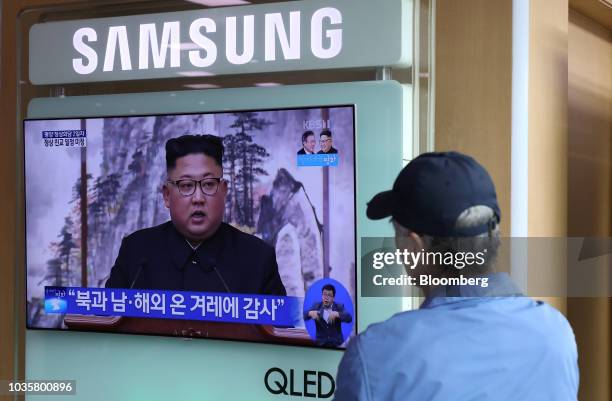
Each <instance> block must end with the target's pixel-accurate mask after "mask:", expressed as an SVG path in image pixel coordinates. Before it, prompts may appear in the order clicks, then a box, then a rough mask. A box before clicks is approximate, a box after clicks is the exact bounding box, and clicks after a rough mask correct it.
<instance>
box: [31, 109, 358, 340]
mask: <svg viewBox="0 0 612 401" xmlns="http://www.w3.org/2000/svg"><path fill="white" fill-rule="evenodd" d="M354 121H355V110H354V106H352V105H339V106H325V107H308V108H299V109H274V110H270V109H267V110H241V111H223V112H206V113H190V114H165V115H141V116H108V117H91V118H85V117H75V118H61V119H59V118H54V119H27V120H25V121H24V127H23V132H24V140H23V143H24V164H25V165H24V171H25V174H24V177H25V203H26V207H25V217H26V222H25V224H26V230H25V234H26V238H25V241H26V242H25V243H26V270H27V274H26V277H27V316H26V318H27V327H28V328H29V329H54V330H75V331H104V332H114V333H137V334H154V335H167V336H181V337H196V338H205V337H208V338H216V339H227V340H244V341H255V342H267V343H279V344H294V345H306V346H314V347H325V348H335V349H343V348H345V347H346V344H347V343H348V341H350V338H351V337H352V336H353V335H355V334H356V327H357V326H356V306H357V305H356V302H355V300H356V293H357V291H356V245H355V244H356V227H355V225H356V218H355V181H356V180H355V123H354Z"/></svg>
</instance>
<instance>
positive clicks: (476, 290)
mask: <svg viewBox="0 0 612 401" xmlns="http://www.w3.org/2000/svg"><path fill="white" fill-rule="evenodd" d="M483 277H486V278H488V282H487V287H481V286H474V285H472V286H454V285H453V286H450V285H449V286H438V287H434V288H433V289H432V290H431V293H430V294H429V295H428V296H427V298H426V299H425V301H424V302H423V304H422V305H421V307H420V309H432V308H435V307H437V306H441V305H446V304H451V303H456V302H463V301H466V300H470V299H475V298H495V297H522V296H524V295H523V294H522V293H521V290H520V289H519V288H518V286H517V285H516V284H515V283H514V282H513V281H512V279H511V278H510V276H509V275H508V274H507V273H492V274H487V275H485V276H483Z"/></svg>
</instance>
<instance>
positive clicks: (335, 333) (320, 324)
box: [304, 302, 353, 347]
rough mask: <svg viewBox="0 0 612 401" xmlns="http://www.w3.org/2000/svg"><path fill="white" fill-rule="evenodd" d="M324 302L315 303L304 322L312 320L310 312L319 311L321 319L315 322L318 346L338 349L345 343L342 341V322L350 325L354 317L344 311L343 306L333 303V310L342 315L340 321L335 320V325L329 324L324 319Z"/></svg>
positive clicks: (306, 313)
mask: <svg viewBox="0 0 612 401" xmlns="http://www.w3.org/2000/svg"><path fill="white" fill-rule="evenodd" d="M323 309H324V308H323V302H316V303H314V304H313V305H312V306H311V307H310V309H309V310H308V311H307V312H305V313H304V320H305V321H306V320H308V319H310V316H308V312H310V311H317V312H318V313H319V319H318V320H315V326H316V328H317V340H316V341H315V342H316V343H317V345H321V346H324V347H337V346H339V345H340V344H342V343H343V342H344V340H343V339H342V324H341V323H342V322H344V323H350V322H351V321H352V320H353V317H352V316H351V315H350V313H348V312H347V311H346V310H345V309H344V305H343V304H338V303H335V302H334V303H333V304H332V306H331V310H332V311H334V312H338V314H339V315H340V318H339V319H336V320H334V322H333V323H331V324H329V323H327V322H326V321H325V319H323Z"/></svg>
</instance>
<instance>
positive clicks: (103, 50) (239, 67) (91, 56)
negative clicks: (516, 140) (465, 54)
mask: <svg viewBox="0 0 612 401" xmlns="http://www.w3.org/2000/svg"><path fill="white" fill-rule="evenodd" d="M411 7H412V2H411V1H409V0H385V1H384V2H373V1H370V0H334V1H332V0H304V1H294V2H287V3H273V4H264V5H256V6H241V7H225V8H217V9H206V10H198V11H181V12H174V13H165V14H147V15H137V16H128V17H115V18H100V19H90V20H78V21H66V22H50V23H41V24H36V25H34V26H33V27H32V28H31V30H30V60H29V65H30V80H31V81H32V83H34V84H58V83H71V82H90V81H115V80H131V79H152V78H169V77H175V78H176V77H180V76H188V77H189V76H208V75H222V74H240V73H254V72H272V71H290V70H308V69H326V68H353V67H366V66H408V65H410V61H411V60H410V54H411V48H410V43H411V29H410V28H409V26H410V24H408V22H407V21H409V20H410V19H411Z"/></svg>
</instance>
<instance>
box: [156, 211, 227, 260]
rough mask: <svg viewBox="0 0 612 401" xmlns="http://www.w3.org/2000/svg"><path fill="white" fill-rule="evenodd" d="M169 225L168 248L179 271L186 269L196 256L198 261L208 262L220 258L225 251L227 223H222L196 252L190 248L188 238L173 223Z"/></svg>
mask: <svg viewBox="0 0 612 401" xmlns="http://www.w3.org/2000/svg"><path fill="white" fill-rule="evenodd" d="M167 224H168V230H167V240H168V245H169V246H168V248H169V252H170V254H171V255H170V256H171V259H172V263H173V265H174V267H175V268H176V269H177V270H183V269H185V266H186V265H187V263H190V260H191V259H192V258H193V256H194V255H195V259H196V260H197V261H208V260H209V259H211V258H214V259H216V258H218V256H219V255H220V254H221V251H222V249H223V238H224V234H225V232H226V230H227V227H226V224H225V223H221V225H220V226H219V228H218V229H217V231H216V232H215V233H214V234H213V235H212V236H211V237H210V238H208V239H207V240H205V241H204V242H202V243H201V244H200V246H198V247H197V249H196V250H193V249H192V248H191V246H189V244H188V243H187V241H186V238H185V237H183V235H182V234H181V233H179V232H178V231H177V229H176V227H174V224H173V223H172V222H171V221H169V222H168V223H167Z"/></svg>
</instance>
